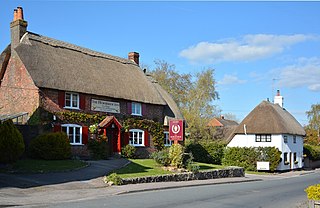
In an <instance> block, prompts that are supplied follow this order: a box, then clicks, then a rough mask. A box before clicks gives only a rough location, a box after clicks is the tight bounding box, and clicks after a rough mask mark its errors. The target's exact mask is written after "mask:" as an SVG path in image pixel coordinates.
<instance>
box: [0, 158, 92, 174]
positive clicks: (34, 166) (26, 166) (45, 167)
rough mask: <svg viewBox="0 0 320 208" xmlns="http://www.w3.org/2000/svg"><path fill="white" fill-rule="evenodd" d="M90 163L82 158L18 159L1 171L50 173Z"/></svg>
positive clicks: (77, 167) (73, 168) (82, 166)
mask: <svg viewBox="0 0 320 208" xmlns="http://www.w3.org/2000/svg"><path fill="white" fill-rule="evenodd" d="M87 165H88V164H87V163H86V162H84V161H80V160H35V159H23V160H18V161H17V162H15V163H14V164H12V165H8V166H5V167H2V168H1V169H0V171H1V172H8V173H10V172H11V173H12V172H14V173H48V172H62V171H70V170H76V169H79V168H84V167H86V166H87Z"/></svg>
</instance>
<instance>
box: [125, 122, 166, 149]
mask: <svg viewBox="0 0 320 208" xmlns="http://www.w3.org/2000/svg"><path fill="white" fill-rule="evenodd" d="M123 128H124V130H125V131H128V130H129V129H145V130H147V131H148V132H149V133H150V134H151V135H152V142H153V145H154V147H155V148H156V149H157V151H159V150H162V149H163V147H164V134H163V126H162V124H161V123H159V122H155V121H153V120H148V119H140V118H127V119H125V120H124V121H123Z"/></svg>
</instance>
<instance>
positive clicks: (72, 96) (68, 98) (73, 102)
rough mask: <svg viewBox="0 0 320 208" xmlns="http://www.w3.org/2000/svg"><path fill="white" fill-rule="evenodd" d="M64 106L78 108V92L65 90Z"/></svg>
mask: <svg viewBox="0 0 320 208" xmlns="http://www.w3.org/2000/svg"><path fill="white" fill-rule="evenodd" d="M64 107H65V108H71V109H79V108H80V96H79V94H78V93H71V92H66V95H65V105H64Z"/></svg>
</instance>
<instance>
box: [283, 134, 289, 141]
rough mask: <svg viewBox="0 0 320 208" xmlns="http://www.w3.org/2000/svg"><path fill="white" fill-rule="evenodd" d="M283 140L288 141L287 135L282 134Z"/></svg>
mask: <svg viewBox="0 0 320 208" xmlns="http://www.w3.org/2000/svg"><path fill="white" fill-rule="evenodd" d="M283 142H284V143H288V136H286V135H284V136H283Z"/></svg>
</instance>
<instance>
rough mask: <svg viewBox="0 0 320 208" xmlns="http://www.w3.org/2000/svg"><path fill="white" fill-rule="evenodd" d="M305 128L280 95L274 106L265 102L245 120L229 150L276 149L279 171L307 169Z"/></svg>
mask: <svg viewBox="0 0 320 208" xmlns="http://www.w3.org/2000/svg"><path fill="white" fill-rule="evenodd" d="M305 134H306V133H305V131H304V129H303V127H302V126H301V124H300V123H299V122H298V121H297V120H296V119H295V118H294V117H293V116H292V115H291V114H290V113H289V112H288V111H286V110H285V109H284V108H283V97H282V96H281V95H280V91H279V90H278V91H277V95H276V96H275V98H274V104H273V103H271V102H269V101H262V102H261V103H260V104H259V105H258V106H256V107H255V108H254V109H253V110H252V111H251V112H250V113H249V114H248V115H247V117H245V118H244V119H243V121H242V122H241V123H240V124H239V126H238V127H237V128H236V129H235V131H234V132H233V134H232V135H231V137H230V140H231V141H230V142H229V144H228V145H227V146H228V147H270V146H272V147H276V148H278V149H279V150H280V151H281V152H282V154H281V158H282V160H281V162H280V164H279V166H278V167H277V170H292V169H299V168H302V167H303V137H304V136H305Z"/></svg>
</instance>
